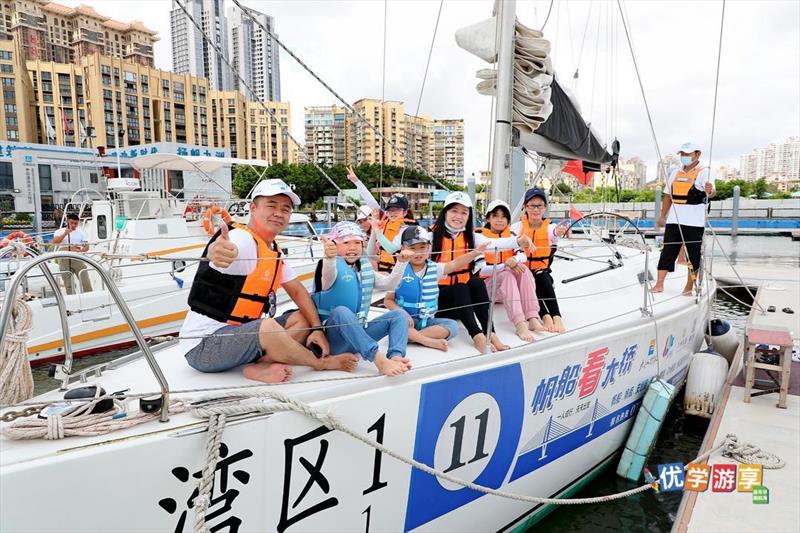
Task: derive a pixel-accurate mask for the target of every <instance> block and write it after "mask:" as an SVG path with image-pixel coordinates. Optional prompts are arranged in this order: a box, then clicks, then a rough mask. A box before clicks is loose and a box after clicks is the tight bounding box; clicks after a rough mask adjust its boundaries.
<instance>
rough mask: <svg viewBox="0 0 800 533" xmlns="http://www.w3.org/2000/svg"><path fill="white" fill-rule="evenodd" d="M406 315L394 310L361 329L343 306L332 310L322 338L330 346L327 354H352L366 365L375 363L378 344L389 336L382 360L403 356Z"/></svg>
mask: <svg viewBox="0 0 800 533" xmlns="http://www.w3.org/2000/svg"><path fill="white" fill-rule="evenodd" d="M406 316H407V315H406V312H405V311H403V310H402V309H395V310H394V311H389V312H388V313H385V314H383V315H381V316H380V317H378V318H376V319H375V320H372V321H371V322H367V327H366V328H365V327H364V326H362V325H361V324H360V323H359V322H358V317H357V316H356V315H355V313H353V312H352V311H351V310H350V309H348V308H347V307H344V306H341V305H340V306H339V307H335V308H334V309H333V310H332V311H331V314H330V315H329V316H328V320H327V321H326V322H325V334H326V335H327V336H328V343H329V344H330V346H331V353H332V354H334V355H336V354H340V353H343V352H353V353H357V354H359V355H361V357H363V358H364V359H366V360H367V361H374V360H375V352H377V351H378V342H377V341H379V340H381V339H382V338H384V337H386V336H387V335H388V336H389V350H388V351H387V353H386V357H389V358H391V357H394V356H395V355H399V356H401V357H402V356H405V354H406V346H407V345H408V319H407V318H406Z"/></svg>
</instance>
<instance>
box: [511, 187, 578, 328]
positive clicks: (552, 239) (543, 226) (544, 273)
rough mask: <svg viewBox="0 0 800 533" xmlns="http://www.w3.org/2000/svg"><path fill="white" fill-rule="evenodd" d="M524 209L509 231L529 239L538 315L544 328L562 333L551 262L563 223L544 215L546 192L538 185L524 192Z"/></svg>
mask: <svg viewBox="0 0 800 533" xmlns="http://www.w3.org/2000/svg"><path fill="white" fill-rule="evenodd" d="M523 205H524V208H525V212H524V213H523V215H522V219H521V220H520V221H519V222H515V223H514V224H512V225H511V231H512V232H513V233H515V234H518V235H525V236H527V237H528V238H529V239H530V241H531V243H532V244H531V246H529V247H528V249H527V252H526V255H527V260H526V262H525V266H527V267H528V269H529V270H530V271H531V273H532V274H533V279H534V281H536V296H537V298H539V317H540V318H541V319H542V323H543V324H544V328H545V329H546V330H547V331H551V332H555V333H564V331H565V328H564V322H563V321H562V320H561V309H559V307H558V300H557V299H556V291H555V288H554V287H553V276H552V275H551V271H550V265H551V264H552V262H553V256H554V255H555V252H556V243H557V242H558V239H559V238H560V237H563V236H564V233H565V231H566V229H565V228H564V226H561V225H558V224H553V223H551V222H550V219H548V218H544V213H545V210H546V209H547V193H546V192H544V191H543V190H542V189H539V188H537V187H532V188H530V189H528V190H527V191H526V192H525V200H524V204H523Z"/></svg>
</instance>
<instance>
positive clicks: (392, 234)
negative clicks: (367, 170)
mask: <svg viewBox="0 0 800 533" xmlns="http://www.w3.org/2000/svg"><path fill="white" fill-rule="evenodd" d="M347 179H349V180H350V182H351V183H352V184H353V185H355V186H356V190H357V191H358V194H359V195H360V196H361V199H362V200H364V202H365V203H366V204H367V205H368V206H369V207H370V208H372V214H373V216H375V215H376V214H380V213H381V212H382V213H383V216H382V217H381V218H380V223H379V227H380V230H381V234H382V235H383V237H385V239H381V238H380V237H379V238H378V241H377V242H378V246H379V256H378V270H380V271H381V272H389V271H391V270H392V268H394V263H395V259H394V254H395V253H396V252H397V250H398V248H397V247H396V246H392V245H391V244H390V243H391V242H392V241H393V240H394V239H395V238H396V237H397V236H398V235H400V233H402V231H403V229H405V227H406V226H408V225H412V226H415V225H417V221H416V220H414V219H413V218H411V217H410V216H409V210H408V199H407V198H406V197H405V196H402V195H399V194H394V195H392V197H391V198H389V201H388V202H386V208H385V209H383V210H381V206H380V205H379V204H378V202H377V201H376V200H375V198H374V197H373V196H372V193H370V192H369V189H367V187H366V186H365V185H364V184H363V183H362V182H361V180H360V179H358V176H357V175H356V173H355V171H354V170H353V167H350V166H348V167H347Z"/></svg>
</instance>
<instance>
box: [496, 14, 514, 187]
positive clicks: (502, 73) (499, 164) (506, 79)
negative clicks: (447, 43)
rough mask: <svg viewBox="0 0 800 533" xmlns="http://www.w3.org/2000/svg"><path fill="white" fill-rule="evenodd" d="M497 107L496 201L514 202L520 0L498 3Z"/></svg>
mask: <svg viewBox="0 0 800 533" xmlns="http://www.w3.org/2000/svg"><path fill="white" fill-rule="evenodd" d="M496 5H497V11H498V13H497V16H498V17H499V19H500V24H499V27H498V33H499V38H498V39H497V41H498V53H497V107H496V110H495V122H494V153H493V154H492V200H503V201H505V202H511V197H510V196H511V195H510V188H509V185H510V181H511V157H510V156H511V106H512V102H513V93H514V37H515V36H514V31H515V30H514V25H515V22H516V7H517V2H516V0H498V2H497V4H496Z"/></svg>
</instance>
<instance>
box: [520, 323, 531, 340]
mask: <svg viewBox="0 0 800 533" xmlns="http://www.w3.org/2000/svg"><path fill="white" fill-rule="evenodd" d="M516 330H517V337H519V338H520V339H522V340H523V341H525V342H532V341H533V332H532V331H531V330H529V329H528V323H527V322H525V321H523V322H520V323H519V324H517V326H516Z"/></svg>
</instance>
